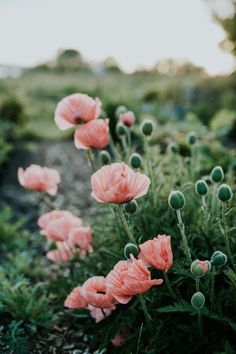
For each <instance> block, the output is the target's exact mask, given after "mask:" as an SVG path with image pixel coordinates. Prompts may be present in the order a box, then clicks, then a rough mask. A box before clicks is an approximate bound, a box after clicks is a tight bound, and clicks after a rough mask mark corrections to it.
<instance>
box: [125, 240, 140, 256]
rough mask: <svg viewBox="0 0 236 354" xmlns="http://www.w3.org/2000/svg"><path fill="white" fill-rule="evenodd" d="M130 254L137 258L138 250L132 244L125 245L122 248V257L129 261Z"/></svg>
mask: <svg viewBox="0 0 236 354" xmlns="http://www.w3.org/2000/svg"><path fill="white" fill-rule="evenodd" d="M131 254H132V255H133V256H134V257H137V256H138V255H139V248H138V246H136V245H135V244H134V243H127V245H126V246H125V248H124V256H125V258H127V259H129V258H130V255H131Z"/></svg>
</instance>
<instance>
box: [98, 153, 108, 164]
mask: <svg viewBox="0 0 236 354" xmlns="http://www.w3.org/2000/svg"><path fill="white" fill-rule="evenodd" d="M99 157H100V161H101V163H102V164H103V165H109V164H110V163H111V155H110V154H109V152H108V151H106V150H102V151H100V154H99Z"/></svg>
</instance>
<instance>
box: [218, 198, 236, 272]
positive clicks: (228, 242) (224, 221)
mask: <svg viewBox="0 0 236 354" xmlns="http://www.w3.org/2000/svg"><path fill="white" fill-rule="evenodd" d="M221 211H222V215H221V217H222V226H223V236H224V239H225V247H226V251H227V253H228V257H229V260H230V263H231V265H232V268H233V270H234V272H235V271H236V268H235V265H234V260H233V255H232V252H231V249H230V240H229V235H228V230H227V221H226V204H225V203H223V202H222V209H221Z"/></svg>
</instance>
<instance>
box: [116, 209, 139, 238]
mask: <svg viewBox="0 0 236 354" xmlns="http://www.w3.org/2000/svg"><path fill="white" fill-rule="evenodd" d="M118 212H119V216H120V221H121V223H122V225H123V227H124V229H125V232H126V233H127V236H128V238H129V240H130V242H132V243H135V244H136V241H135V239H134V236H133V234H132V232H131V230H130V228H129V225H128V224H127V221H126V218H125V213H124V209H123V204H118Z"/></svg>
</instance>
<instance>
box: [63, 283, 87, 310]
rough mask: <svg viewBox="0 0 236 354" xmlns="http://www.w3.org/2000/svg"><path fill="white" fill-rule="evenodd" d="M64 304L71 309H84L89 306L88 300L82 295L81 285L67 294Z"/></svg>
mask: <svg viewBox="0 0 236 354" xmlns="http://www.w3.org/2000/svg"><path fill="white" fill-rule="evenodd" d="M64 306H65V307H68V308H70V309H84V308H86V307H87V302H86V301H85V300H84V298H83V296H82V295H81V287H80V286H77V287H76V288H74V289H73V290H72V292H71V293H70V294H69V295H68V296H67V298H66V300H65V302H64Z"/></svg>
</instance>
